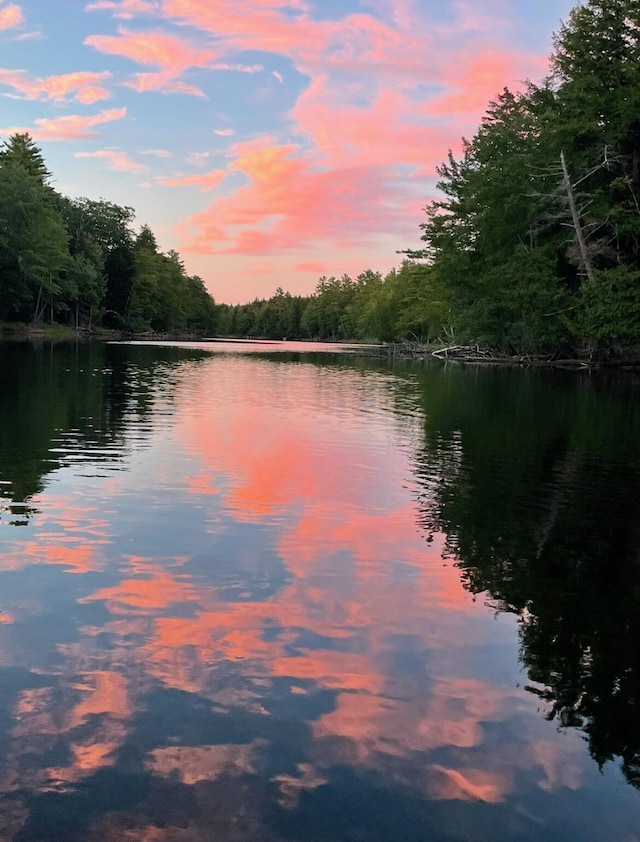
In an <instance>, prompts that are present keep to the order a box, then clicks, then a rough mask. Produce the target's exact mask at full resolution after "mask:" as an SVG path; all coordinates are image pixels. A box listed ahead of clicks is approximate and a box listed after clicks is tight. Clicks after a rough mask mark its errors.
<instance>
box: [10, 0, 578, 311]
mask: <svg viewBox="0 0 640 842" xmlns="http://www.w3.org/2000/svg"><path fill="white" fill-rule="evenodd" d="M573 5H574V3H573V2H572V0H484V2H475V3H473V2H452V0H93V1H92V2H87V0H22V2H19V3H13V2H11V0H0V44H1V50H2V52H1V55H0V94H1V95H2V100H1V103H2V112H1V114H0V139H6V138H7V137H8V136H9V135H10V134H11V133H13V132H16V131H28V132H29V133H30V134H31V135H32V136H33V137H34V139H35V140H36V141H37V142H38V144H39V145H40V146H41V148H42V149H43V151H44V154H45V158H46V161H47V164H48V166H49V169H50V170H52V172H53V173H54V177H55V179H54V185H55V187H56V188H57V189H58V190H60V191H61V192H63V193H66V194H68V195H72V196H89V197H90V198H100V197H102V198H104V199H107V200H109V201H113V202H117V203H118V204H124V205H130V206H132V207H134V208H135V209H136V222H137V224H138V225H141V224H143V223H147V224H149V225H150V226H151V227H152V229H153V230H154V231H155V233H156V235H157V237H158V241H159V244H160V247H161V248H162V249H163V250H168V249H170V248H176V249H177V250H178V251H180V253H181V255H182V257H183V259H184V260H185V263H186V266H187V270H188V271H189V272H191V273H197V274H199V275H201V276H202V278H203V279H204V281H205V283H206V285H207V287H208V289H209V290H210V292H211V293H212V294H213V295H214V297H215V299H216V300H217V301H226V302H229V303H237V302H242V301H248V300H251V299H252V298H254V297H256V296H259V297H268V296H270V295H271V294H272V293H273V292H274V290H275V289H276V287H278V286H282V287H284V288H285V289H288V290H290V291H291V292H293V293H302V294H307V293H309V292H311V291H312V290H313V288H314V286H315V284H316V282H317V279H318V277H319V276H320V275H323V274H327V275H332V274H333V275H341V274H343V273H345V272H346V273H348V274H350V275H352V276H355V275H357V274H358V273H359V272H360V271H363V270H365V269H368V268H370V269H374V270H381V271H386V270H388V269H389V268H390V267H391V266H393V265H396V264H397V263H398V262H399V259H400V258H399V256H398V255H397V254H396V252H397V250H399V249H402V248H406V247H412V246H416V245H417V244H418V242H419V241H418V236H419V231H418V225H419V223H420V221H421V219H422V214H421V208H423V207H424V205H425V203H426V202H427V201H428V199H429V198H430V197H431V196H433V191H434V182H435V175H436V174H435V167H436V165H437V164H438V163H439V162H440V161H442V160H443V159H444V158H445V157H446V153H447V149H448V148H450V147H451V148H453V149H454V150H456V149H457V148H458V147H459V140H460V136H461V135H471V134H473V132H474V130H475V128H476V127H477V125H478V122H479V120H480V118H481V116H482V114H483V112H484V110H485V107H486V105H487V103H488V101H489V100H490V99H491V98H492V97H493V96H494V95H495V94H496V93H497V92H498V91H499V90H501V88H502V87H504V86H505V85H508V86H509V87H518V84H519V82H521V81H522V80H523V79H526V78H532V79H536V80H538V79H540V78H541V77H542V76H543V75H544V73H545V71H546V68H547V60H548V56H549V53H550V50H551V36H552V33H553V31H554V30H557V28H558V26H559V23H560V21H561V20H562V19H565V18H566V16H567V14H568V12H569V10H570V9H571V7H572V6H573Z"/></svg>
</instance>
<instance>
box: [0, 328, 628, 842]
mask: <svg viewBox="0 0 640 842" xmlns="http://www.w3.org/2000/svg"><path fill="white" fill-rule="evenodd" d="M252 350H253V352H252V353H246V352H244V349H243V348H242V347H238V348H236V349H235V351H234V353H228V352H227V351H226V350H225V347H224V346H217V348H216V349H215V350H212V349H211V348H198V347H197V346H189V347H183V348H175V347H168V346H161V347H152V346H120V345H98V344H96V345H91V346H78V347H76V346H55V347H50V346H39V347H33V346H27V345H13V344H12V345H3V346H0V483H1V484H0V839H1V840H10V839H11V840H16V842H49V840H64V842H93V841H94V840H113V841H114V842H116V840H118V842H119V840H141V842H142V840H144V841H145V842H192V841H193V840H207V842H209V840H216V842H236V840H238V842H240V840H242V841H243V842H245V841H246V842H257V841H258V840H259V841H260V842H263V840H265V842H286V840H300V842H303V841H304V842H358V841H359V840H366V842H404V840H409V842H413V840H420V841H421V842H422V840H430V842H445V840H446V842H449V840H485V839H486V840H493V839H500V840H519V842H521V841H522V840H540V839H543V840H603V842H604V840H606V842H633V840H640V792H639V791H638V790H639V789H640V705H639V700H640V553H639V547H640V493H639V488H640V382H639V381H638V380H637V379H633V378H632V377H631V376H626V375H614V376H607V377H605V376H603V375H598V374H573V373H572V374H558V373H552V372H546V371H545V372H541V371H517V370H508V371H503V370H494V369H490V370H488V369H487V370H479V369H473V368H464V367H456V366H451V365H450V366H447V367H444V366H440V365H435V366H433V367H428V368H426V369H424V368H410V367H403V366H400V367H396V368H393V369H392V368H389V367H384V366H383V365H382V364H381V363H379V362H375V361H372V360H361V359H356V358H354V357H348V356H337V355H330V354H324V353H315V354H305V353H300V352H291V353H287V354H282V353H271V354H270V353H268V351H269V350H271V351H277V350H278V349H277V347H276V346H271V348H270V349H268V348H264V349H261V348H259V347H257V348H254V349H252Z"/></svg>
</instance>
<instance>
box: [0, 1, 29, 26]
mask: <svg viewBox="0 0 640 842" xmlns="http://www.w3.org/2000/svg"><path fill="white" fill-rule="evenodd" d="M23 21H24V16H23V14H22V8H21V7H20V6H17V5H14V4H12V5H10V6H3V7H2V8H1V9H0V32H2V31H3V30H5V29H13V28H14V27H16V26H19V25H20V24H21V23H22V22H23Z"/></svg>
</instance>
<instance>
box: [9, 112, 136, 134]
mask: <svg viewBox="0 0 640 842" xmlns="http://www.w3.org/2000/svg"><path fill="white" fill-rule="evenodd" d="M126 114H127V109H126V108H111V109H109V110H107V111H101V112H100V113H99V114H94V115H92V116H91V117H83V116H81V115H79V114H67V115H66V116H64V117H56V118H53V119H48V118H45V117H41V118H39V119H37V120H35V121H34V122H35V126H33V127H24V126H9V127H8V128H0V134H4V135H12V134H16V133H19V132H28V133H29V134H30V135H31V137H33V139H34V140H50V141H58V140H86V139H87V138H92V137H96V135H97V132H95V131H94V127H95V126H98V125H100V124H101V123H109V122H111V121H113V120H122V119H123V117H125V116H126Z"/></svg>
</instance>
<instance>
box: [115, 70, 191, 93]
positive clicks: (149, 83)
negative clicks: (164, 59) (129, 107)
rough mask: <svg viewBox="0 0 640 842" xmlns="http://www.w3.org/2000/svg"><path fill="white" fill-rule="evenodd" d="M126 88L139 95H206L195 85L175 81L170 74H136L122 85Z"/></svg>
mask: <svg viewBox="0 0 640 842" xmlns="http://www.w3.org/2000/svg"><path fill="white" fill-rule="evenodd" d="M123 84H124V85H125V86H126V87H127V88H133V90H134V91H137V92H138V93H139V94H143V93H148V92H150V91H158V92H160V93H163V94H188V95H190V96H200V97H204V96H206V94H205V93H204V91H203V90H202V89H201V88H198V87H197V86H196V85H187V84H186V83H185V82H181V81H180V80H179V79H176V78H175V76H174V74H172V73H168V72H165V73H162V72H161V73H136V74H135V76H134V77H133V79H132V80H131V81H129V82H124V83H123Z"/></svg>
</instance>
